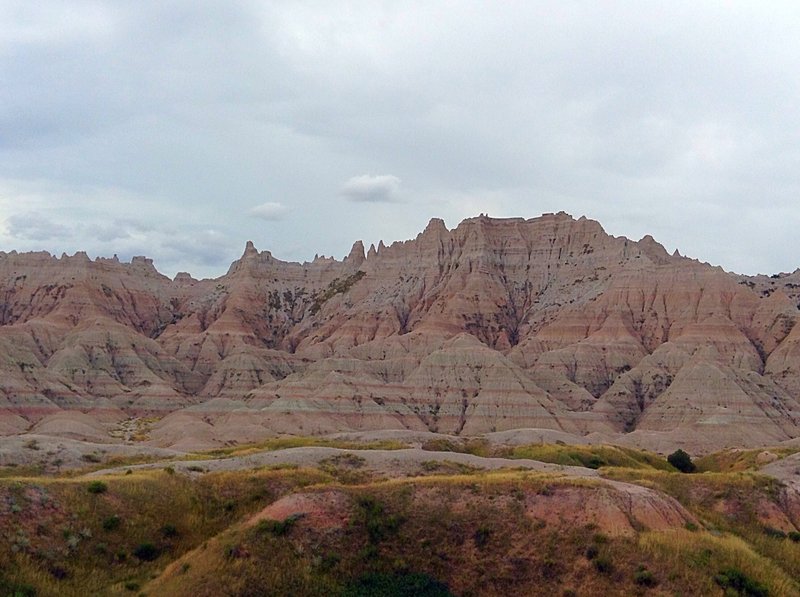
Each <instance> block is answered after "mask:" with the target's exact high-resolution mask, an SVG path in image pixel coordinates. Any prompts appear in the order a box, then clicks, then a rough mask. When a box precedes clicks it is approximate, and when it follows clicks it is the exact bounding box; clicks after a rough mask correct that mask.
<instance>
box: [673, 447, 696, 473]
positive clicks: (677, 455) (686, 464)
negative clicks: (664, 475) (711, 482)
mask: <svg viewBox="0 0 800 597" xmlns="http://www.w3.org/2000/svg"><path fill="white" fill-rule="evenodd" d="M667 462H669V463H670V464H671V465H672V466H674V467H675V468H676V469H678V470H679V471H680V472H682V473H693V472H694V471H695V470H697V467H696V466H695V465H694V462H692V457H691V456H689V455H688V454H687V453H686V452H684V451H683V450H681V449H680V448H679V449H677V450H675V451H674V452H673V453H672V454H670V455H669V456H667Z"/></svg>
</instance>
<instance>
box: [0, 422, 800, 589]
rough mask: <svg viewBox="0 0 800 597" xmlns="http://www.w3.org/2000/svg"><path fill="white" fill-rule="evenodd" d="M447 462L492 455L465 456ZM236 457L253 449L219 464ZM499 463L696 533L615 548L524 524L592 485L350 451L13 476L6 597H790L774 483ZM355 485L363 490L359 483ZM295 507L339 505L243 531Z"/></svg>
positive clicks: (799, 565) (2, 488) (7, 498)
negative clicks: (685, 514) (626, 492)
mask: <svg viewBox="0 0 800 597" xmlns="http://www.w3.org/2000/svg"><path fill="white" fill-rule="evenodd" d="M289 439H290V440H291V442H294V441H300V440H295V439H294V438H289ZM282 441H287V440H282ZM273 445H274V444H273ZM376 445H377V444H376ZM435 445H436V448H441V447H443V446H444V447H446V445H445V444H435ZM453 446H454V447H456V448H457V449H466V450H467V451H478V452H480V451H484V450H488V451H489V453H492V452H494V450H490V449H489V448H490V446H488V445H486V444H482V443H479V442H475V443H470V440H467V441H465V442H463V443H462V442H461V441H453ZM431 447H432V446H431ZM242 449H244V450H251V449H253V448H252V447H246V448H231V450H230V451H227V452H226V455H229V454H231V453H234V452H235V451H237V450H242ZM450 451H453V450H450ZM508 452H509V453H513V454H509V455H514V456H518V457H531V456H539V457H542V459H545V458H550V459H551V460H555V461H559V460H560V461H561V462H565V461H566V462H567V463H570V464H572V463H575V462H577V463H581V464H585V463H590V464H591V462H592V461H591V459H592V458H593V457H594V458H596V459H598V460H602V462H603V464H599V463H598V466H599V468H600V472H601V475H602V476H603V477H608V478H611V479H615V480H621V481H626V482H632V483H637V484H639V485H642V486H645V487H648V488H651V489H655V490H657V491H661V492H664V493H666V494H668V495H671V496H673V497H675V498H676V499H677V500H678V501H679V502H680V503H681V504H683V505H684V507H686V508H687V509H688V510H689V511H690V512H691V513H692V514H693V516H694V520H696V521H697V522H687V523H686V525H685V528H684V527H683V524H680V525H678V526H676V528H674V529H671V530H668V531H659V532H655V531H648V530H647V529H646V528H644V526H642V525H637V526H635V527H634V535H632V536H630V537H627V536H620V535H617V534H615V533H614V532H613V530H609V528H606V527H603V526H599V527H598V526H596V525H591V524H587V525H582V524H574V523H567V522H565V521H559V520H558V519H553V518H550V517H547V516H541V517H540V516H538V515H533V514H531V512H532V511H534V510H535V507H536V505H537V504H539V503H540V502H541V501H542V500H544V499H546V498H548V497H549V496H554V495H555V496H559V495H562V494H563V492H565V491H566V490H567V489H569V488H571V489H570V490H579V491H592V488H593V487H594V486H596V485H597V484H599V483H601V481H598V480H596V479H581V478H572V477H564V476H561V475H559V474H556V473H553V474H543V473H534V472H531V471H527V470H502V471H497V472H485V471H482V470H479V469H475V468H472V467H467V466H466V465H462V464H460V463H455V462H446V461H433V460H431V461H429V462H427V464H423V467H422V468H423V469H424V470H425V471H426V472H430V473H435V474H430V475H425V476H420V477H412V478H407V479H405V478H403V479H391V480H382V479H379V478H374V477H373V476H371V475H365V473H366V472H367V467H366V466H365V462H366V460H365V459H364V458H363V456H362V455H361V454H359V453H357V452H355V451H353V452H342V453H340V454H336V455H334V457H332V458H328V459H325V460H323V461H322V462H321V463H320V466H319V467H318V468H313V469H312V468H301V467H281V468H274V469H270V468H264V469H260V470H255V471H253V470H248V471H235V472H224V473H223V472H210V471H206V472H205V473H204V474H202V475H187V474H182V472H181V470H182V469H181V468H180V467H179V466H177V465H175V471H174V473H173V474H170V473H169V472H167V471H166V470H165V468H164V466H161V465H159V468H158V469H157V470H156V469H150V470H144V469H135V470H132V472H131V473H130V474H125V473H124V470H125V469H122V470H120V472H119V474H116V475H109V476H107V477H104V478H103V479H102V480H100V479H87V478H86V477H82V476H79V475H62V476H50V477H41V476H35V477H29V478H24V477H22V478H21V477H19V476H16V477H13V478H5V479H0V504H8V508H9V511H10V512H15V513H14V515H13V516H8V517H0V533H1V534H2V536H3V537H10V538H11V540H10V541H8V542H6V543H7V544H5V545H0V569H1V570H2V571H3V572H2V573H0V588H2V589H3V590H6V587H14V589H15V590H16V591H18V592H17V593H9V594H15V595H16V594H22V595H25V594H34V593H24V592H19V591H23V590H25V589H26V587H27V588H29V589H31V590H32V591H36V594H41V595H49V594H59V595H65V596H67V597H70V596H77V595H85V594H110V593H115V592H116V593H117V594H124V593H125V592H128V591H129V592H131V593H133V594H135V593H136V592H139V591H141V592H143V593H145V594H149V595H156V594H175V593H181V592H183V593H185V592H192V588H193V587H194V588H198V587H203V591H206V592H210V593H215V592H216V593H233V594H245V593H246V592H247V590H250V591H251V592H252V591H254V590H256V589H254V588H255V587H266V586H268V587H270V590H272V591H273V592H275V593H278V594H303V595H358V594H364V593H363V591H366V590H371V589H375V590H379V589H380V590H383V589H384V588H386V587H389V588H390V589H391V590H392V591H395V593H394V594H404V593H403V592H402V591H406V590H407V591H413V592H412V593H405V594H423V595H424V594H430V595H450V594H470V593H471V594H492V592H493V591H495V592H496V591H497V589H496V587H503V588H504V589H503V592H504V593H509V594H510V593H518V594H526V593H535V592H542V591H547V592H552V593H553V594H556V595H558V594H569V592H570V591H574V590H575V588H576V587H579V588H580V589H579V591H578V593H577V594H644V592H645V591H650V590H652V589H653V587H656V591H661V592H663V593H664V594H720V593H721V592H724V591H727V593H728V594H731V595H734V594H738V595H798V594H800V585H798V583H797V581H796V579H797V578H800V542H798V539H800V532H798V531H790V530H788V529H786V527H780V528H779V527H778V526H777V525H775V524H770V523H769V521H766V520H762V519H760V518H759V516H760V514H759V513H760V512H761V511H766V510H767V509H765V507H764V504H771V506H770V507H772V508H780V507H782V506H781V504H782V502H781V499H782V498H781V495H782V493H781V492H782V488H781V486H780V484H779V483H778V482H777V481H775V480H774V479H770V478H767V477H764V476H762V475H758V474H755V473H752V472H708V473H705V474H696V475H683V474H680V473H678V472H676V471H675V469H674V468H673V467H672V466H671V465H670V464H668V463H667V461H666V460H665V459H664V458H663V457H658V456H656V455H654V454H650V453H647V452H643V451H639V450H629V449H621V448H619V449H617V448H613V447H607V446H565V445H552V446H520V447H517V448H514V449H509V450H508ZM495 453H496V452H495ZM190 466H195V465H190ZM128 470H130V469H128ZM350 474H352V475H365V476H364V477H363V478H362V481H359V482H358V483H352V482H348V480H347V475H350ZM342 475H344V477H343V476H342ZM94 483H102V484H103V485H105V486H106V492H105V493H106V495H103V496H102V497H100V498H99V499H95V498H91V499H89V498H88V496H87V495H86V493H87V491H88V487H89V486H90V484H94ZM296 492H303V493H312V494H313V493H315V492H331V493H330V495H331V496H336V497H335V499H333V498H331V500H327V499H326V500H322V502H324V503H336V504H339V505H338V506H336V508H339V509H338V510H335V511H333V512H331V513H329V514H328V513H323V514H316V515H315V514H313V513H312V514H311V515H307V516H305V517H301V516H296V515H291V516H288V517H286V518H283V519H280V518H279V519H270V518H266V519H261V520H259V522H256V523H253V522H247V521H248V520H250V517H251V516H252V515H254V514H256V513H258V512H259V511H260V510H262V509H263V508H264V507H266V506H268V505H269V504H272V503H273V502H275V500H277V499H279V498H280V497H281V496H285V495H287V494H291V493H296ZM556 501H557V500H556ZM14 506H16V507H17V508H16V510H15V509H14ZM1 507H2V506H1V505H0V508H1ZM532 509H534V510H532ZM320 520H323V521H326V522H323V523H322V524H320V522H319V521H320ZM478 561H480V565H477V562H478ZM173 563H174V565H170V564H173ZM3 583H5V584H3ZM112 587H113V589H112ZM387 590H389V589H387ZM359 591H361V592H360V593H359ZM759 591H765V592H759ZM0 595H3V593H2V592H0Z"/></svg>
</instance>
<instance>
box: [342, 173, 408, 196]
mask: <svg viewBox="0 0 800 597" xmlns="http://www.w3.org/2000/svg"><path fill="white" fill-rule="evenodd" d="M340 192H341V194H342V195H343V196H344V197H345V198H347V199H349V200H350V201H363V202H367V203H382V202H391V201H397V200H398V198H399V195H400V179H399V178H397V177H396V176H392V175H391V174H382V175H378V176H371V175H369V174H363V175H361V176H353V177H352V178H350V179H349V180H348V181H347V182H346V183H344V185H343V186H342V189H341V191H340Z"/></svg>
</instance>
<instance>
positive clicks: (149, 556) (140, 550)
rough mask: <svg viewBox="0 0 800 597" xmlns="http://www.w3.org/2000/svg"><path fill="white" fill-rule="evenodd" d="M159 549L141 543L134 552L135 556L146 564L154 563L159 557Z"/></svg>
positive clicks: (149, 544)
mask: <svg viewBox="0 0 800 597" xmlns="http://www.w3.org/2000/svg"><path fill="white" fill-rule="evenodd" d="M159 553H160V552H159V549H158V548H157V547H156V546H155V545H153V544H152V543H149V542H146V543H140V544H139V545H137V546H136V547H135V548H134V550H133V555H135V556H136V557H137V558H139V559H140V560H142V561H144V562H152V561H153V560H155V559H156V558H157V557H158V555H159Z"/></svg>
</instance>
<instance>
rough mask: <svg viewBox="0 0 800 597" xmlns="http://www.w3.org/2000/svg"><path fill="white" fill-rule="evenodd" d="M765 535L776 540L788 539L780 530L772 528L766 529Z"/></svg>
mask: <svg viewBox="0 0 800 597" xmlns="http://www.w3.org/2000/svg"><path fill="white" fill-rule="evenodd" d="M764 534H765V535H766V536H767V537H773V538H775V539H786V537H787V535H786V533H784V532H783V531H782V530H780V529H774V528H772V527H764Z"/></svg>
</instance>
